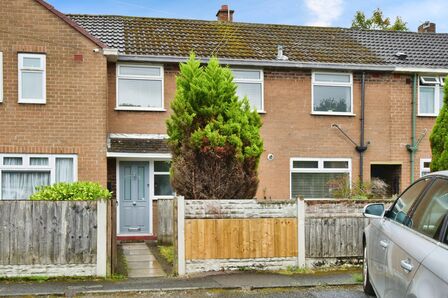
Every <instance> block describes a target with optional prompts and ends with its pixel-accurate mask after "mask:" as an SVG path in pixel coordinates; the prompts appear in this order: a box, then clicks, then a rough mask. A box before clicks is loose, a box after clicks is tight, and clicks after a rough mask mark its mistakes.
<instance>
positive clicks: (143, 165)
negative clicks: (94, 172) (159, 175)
mask: <svg viewBox="0 0 448 298" xmlns="http://www.w3.org/2000/svg"><path fill="white" fill-rule="evenodd" d="M148 178H149V163H148V162H141V161H137V162H134V161H121V162H120V166H119V181H120V193H119V203H118V204H119V208H120V227H119V228H120V234H122V235H126V234H132V235H139V234H149V232H150V226H149V224H150V212H149V211H150V208H149V202H150V200H149V179H148Z"/></svg>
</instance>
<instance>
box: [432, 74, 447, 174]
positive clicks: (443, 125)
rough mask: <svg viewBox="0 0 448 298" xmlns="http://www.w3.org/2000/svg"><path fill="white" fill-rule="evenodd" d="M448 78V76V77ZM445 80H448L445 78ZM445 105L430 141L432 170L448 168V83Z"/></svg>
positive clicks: (444, 99)
mask: <svg viewBox="0 0 448 298" xmlns="http://www.w3.org/2000/svg"><path fill="white" fill-rule="evenodd" d="M447 78H448V77H447ZM445 82H448V81H447V80H446V79H445ZM444 90H445V92H444V94H445V96H444V98H443V106H442V108H441V109H440V112H439V116H437V120H436V124H435V125H434V128H433V129H432V132H431V136H430V137H429V141H430V143H431V151H432V159H431V172H435V171H442V170H448V84H447V83H445V86H444Z"/></svg>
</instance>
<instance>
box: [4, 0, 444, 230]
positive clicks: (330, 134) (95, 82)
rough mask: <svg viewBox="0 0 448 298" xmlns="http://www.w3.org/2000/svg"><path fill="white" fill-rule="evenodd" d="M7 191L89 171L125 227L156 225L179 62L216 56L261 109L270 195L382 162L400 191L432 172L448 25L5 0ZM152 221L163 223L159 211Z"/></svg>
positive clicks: (322, 191) (313, 192)
mask: <svg viewBox="0 0 448 298" xmlns="http://www.w3.org/2000/svg"><path fill="white" fill-rule="evenodd" d="M0 11H1V18H0V69H2V71H1V72H0V74H3V77H1V76H0V119H1V121H0V183H1V186H0V188H1V193H0V199H26V198H27V196H29V194H30V193H32V191H33V189H34V188H35V186H37V185H42V184H50V183H54V182H58V181H73V180H93V181H98V182H100V183H102V184H103V185H107V186H108V187H109V188H110V189H112V190H113V191H114V194H115V196H116V199H117V201H118V202H119V203H118V207H117V208H118V219H119V220H118V228H119V235H121V236H141V237H150V236H153V235H154V232H155V231H156V229H155V228H154V224H155V219H154V216H153V214H154V213H155V212H154V208H156V206H157V203H156V202H157V199H158V198H161V197H167V196H168V197H171V196H173V190H172V189H171V186H170V182H169V168H170V163H169V161H170V153H169V150H168V148H167V146H166V138H167V136H166V128H165V120H166V119H167V117H168V116H169V114H170V101H171V100H172V99H173V97H174V93H175V77H176V74H177V73H178V71H179V67H178V64H179V62H182V61H185V60H186V58H187V57H188V55H189V53H190V51H194V52H195V53H196V54H197V56H198V57H199V58H200V59H202V60H203V61H204V62H206V61H207V60H208V59H209V58H210V57H211V56H217V57H218V58H219V59H220V62H221V63H222V64H224V65H228V66H229V67H230V68H231V69H232V71H233V74H234V81H235V83H236V84H237V85H238V94H239V95H241V96H247V97H248V98H249V101H250V103H251V104H252V105H253V107H254V108H255V109H257V110H258V112H259V113H260V114H261V116H262V118H263V122H264V125H263V128H262V135H263V138H264V143H265V152H264V154H263V156H262V160H261V163H260V169H259V173H260V186H259V190H258V194H257V197H258V198H260V199H263V198H268V199H285V198H294V197H296V196H298V195H302V196H304V197H306V198H326V197H330V196H331V192H330V186H329V183H328V181H330V180H332V179H334V178H338V177H345V178H346V179H348V180H349V181H351V182H352V183H355V182H357V181H359V180H363V181H369V180H370V179H371V178H373V177H379V178H381V179H383V180H384V181H386V182H387V183H388V184H389V185H390V191H391V193H398V192H399V191H400V190H402V189H403V188H404V187H405V186H406V185H407V184H409V183H410V182H411V181H412V180H413V179H415V178H417V177H419V176H421V175H424V174H425V173H427V172H428V171H429V169H428V164H429V161H430V159H431V154H430V147H429V141H428V136H429V132H430V130H431V129H432V127H433V125H434V122H435V117H436V116H437V114H438V111H439V109H440V107H441V106H442V104H443V101H442V97H443V89H442V87H443V85H444V76H445V75H446V74H448V34H439V33H435V25H434V24H431V23H425V24H423V25H422V26H420V28H419V29H418V32H385V31H365V30H354V29H346V28H324V27H304V26H289V25H269V24H250V23H239V22H234V21H233V14H234V12H233V11H232V10H229V8H228V7H227V6H222V7H221V9H220V10H219V11H218V13H217V20H215V21H200V20H186V19H162V18H143V17H141V18H140V17H126V16H105V15H63V14H62V13H60V12H58V11H56V10H55V9H54V8H53V7H51V6H50V5H48V4H47V3H46V2H44V1H42V0H17V1H7V2H6V3H3V4H2V7H1V8H0ZM153 223H154V224H153Z"/></svg>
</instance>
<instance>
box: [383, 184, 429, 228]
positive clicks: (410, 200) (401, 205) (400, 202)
mask: <svg viewBox="0 0 448 298" xmlns="http://www.w3.org/2000/svg"><path fill="white" fill-rule="evenodd" d="M430 181H431V179H429V178H427V179H422V180H419V181H417V182H415V183H414V184H413V185H412V186H410V187H409V188H408V189H406V190H405V192H404V193H402V194H401V196H400V197H399V198H398V199H397V200H396V201H395V204H394V206H393V208H392V209H391V210H390V211H389V212H388V213H387V215H386V216H387V217H388V218H390V219H392V220H394V221H396V222H399V223H401V224H404V225H407V226H409V224H410V220H409V215H410V214H409V211H410V209H411V207H412V205H413V204H414V202H415V201H416V200H417V198H418V197H419V196H420V194H421V193H422V191H423V190H424V189H425V188H426V186H427V185H428V184H429V182H430Z"/></svg>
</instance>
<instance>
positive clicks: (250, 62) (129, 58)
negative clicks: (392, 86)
mask: <svg viewBox="0 0 448 298" xmlns="http://www.w3.org/2000/svg"><path fill="white" fill-rule="evenodd" d="M197 58H198V59H199V60H200V61H201V62H202V63H206V62H208V61H209V60H210V58H211V57H202V58H199V57H197ZM118 60H119V61H121V62H154V63H180V62H185V61H187V60H188V57H176V56H136V55H123V54H119V55H118ZM219 62H220V63H221V64H229V65H240V66H259V67H260V66H264V67H288V68H315V69H335V70H336V69H339V70H340V69H342V70H366V69H368V70H374V71H375V70H376V71H394V67H392V66H382V65H374V64H339V63H318V62H295V61H287V60H286V61H285V60H281V61H276V60H255V59H230V58H219ZM447 72H448V70H447Z"/></svg>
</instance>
